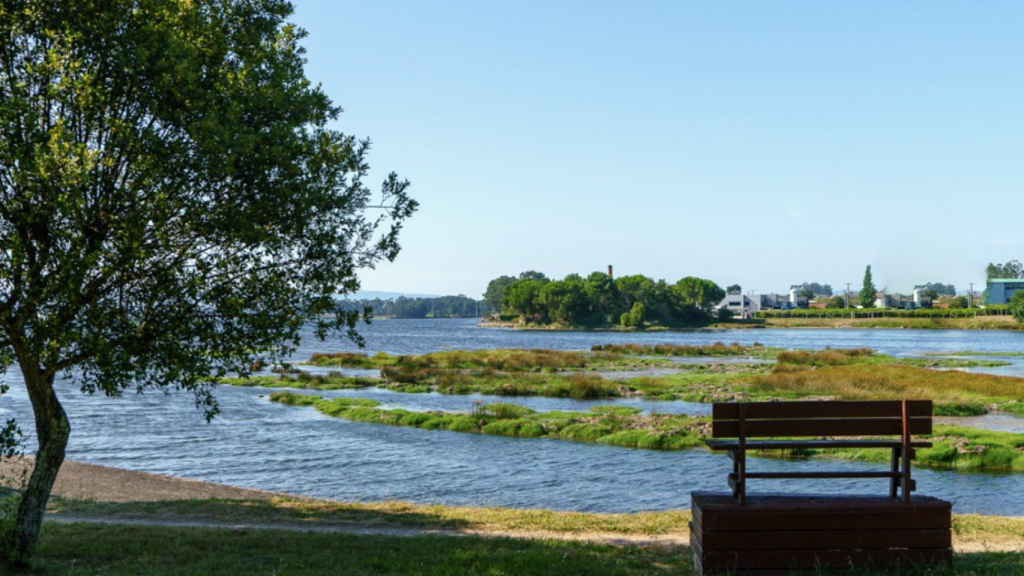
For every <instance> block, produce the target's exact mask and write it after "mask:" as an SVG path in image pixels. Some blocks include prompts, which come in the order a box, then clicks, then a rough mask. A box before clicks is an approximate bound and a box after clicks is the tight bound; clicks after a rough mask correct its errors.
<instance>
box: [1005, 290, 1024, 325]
mask: <svg viewBox="0 0 1024 576" xmlns="http://www.w3.org/2000/svg"><path fill="white" fill-rule="evenodd" d="M1008 304H1009V306H1010V313H1011V314H1013V318H1014V320H1016V321H1017V322H1024V290H1019V291H1017V292H1014V293H1013V296H1012V297H1010V301H1009V302H1008Z"/></svg>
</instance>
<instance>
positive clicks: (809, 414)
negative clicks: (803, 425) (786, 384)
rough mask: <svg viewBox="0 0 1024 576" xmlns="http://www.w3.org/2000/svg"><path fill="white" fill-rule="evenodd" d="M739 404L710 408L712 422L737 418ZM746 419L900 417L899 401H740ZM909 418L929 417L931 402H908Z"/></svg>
mask: <svg viewBox="0 0 1024 576" xmlns="http://www.w3.org/2000/svg"><path fill="white" fill-rule="evenodd" d="M739 404H740V403H738V402H718V403H715V404H714V405H713V406H712V408H711V415H712V416H713V417H714V419H715V420H719V419H722V420H735V419H737V418H739ZM742 404H743V405H744V406H745V410H746V411H747V413H746V417H747V418H748V419H751V420H755V419H794V418H795V419H799V418H884V417H894V418H899V417H901V416H902V406H901V401H900V400H850V401H847V400H835V401H828V402H813V401H795V402H743V403H742ZM907 407H908V408H909V410H910V416H911V417H915V416H918V417H921V416H929V417H930V416H931V415H932V401H931V400H908V401H907Z"/></svg>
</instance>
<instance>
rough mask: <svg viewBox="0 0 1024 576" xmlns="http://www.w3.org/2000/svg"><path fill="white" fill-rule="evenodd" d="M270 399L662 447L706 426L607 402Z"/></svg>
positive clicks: (430, 422)
mask: <svg viewBox="0 0 1024 576" xmlns="http://www.w3.org/2000/svg"><path fill="white" fill-rule="evenodd" d="M270 400H271V401H273V402H280V403H283V404H288V405H292V406H312V407H315V408H316V409H317V410H319V411H320V412H322V413H324V414H327V415H329V416H334V417H336V418H343V419H346V420H352V421H355V422H366V423H371V424H387V425H391V426H410V427H415V428H423V429H427V430H449V431H452V432H472V433H478V434H490V435H500V436H519V437H524V438H558V439H562V440H576V441H581V442H600V443H604V444H615V445H620V446H627V447H633V448H648V449H662V450H682V449H686V448H695V447H697V446H700V445H702V439H701V431H702V430H704V429H705V428H706V426H707V424H706V419H702V418H694V417H691V416H686V415H682V414H649V415H641V414H637V413H635V412H633V413H631V411H629V410H620V409H618V407H607V406H601V407H597V408H598V409H597V410H592V411H590V412H558V411H553V412H534V411H533V410H530V409H529V408H526V407H523V406H518V405H515V404H506V403H497V404H483V403H474V405H473V408H472V410H471V411H470V412H468V413H456V412H442V411H429V412H410V411H408V410H403V409H392V410H384V409H380V408H377V407H376V403H372V402H373V401H372V400H370V401H360V399H351V398H344V399H339V398H335V399H331V400H325V399H323V398H321V397H319V396H308V395H303V394H295V393H293V392H276V393H274V394H271V396H270ZM371 403H372V404H371Z"/></svg>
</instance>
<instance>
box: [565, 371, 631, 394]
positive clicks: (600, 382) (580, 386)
mask: <svg viewBox="0 0 1024 576" xmlns="http://www.w3.org/2000/svg"><path fill="white" fill-rule="evenodd" d="M618 395H619V391H618V388H617V387H616V386H615V385H614V384H612V383H611V382H609V381H607V380H605V379H604V378H601V377H600V376H598V375H596V374H573V375H572V376H571V377H570V378H569V396H571V397H573V398H576V399H584V398H607V397H609V396H618Z"/></svg>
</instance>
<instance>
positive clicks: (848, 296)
mask: <svg viewBox="0 0 1024 576" xmlns="http://www.w3.org/2000/svg"><path fill="white" fill-rule="evenodd" d="M850 284H852V282H847V283H846V307H847V308H849V307H850Z"/></svg>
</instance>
